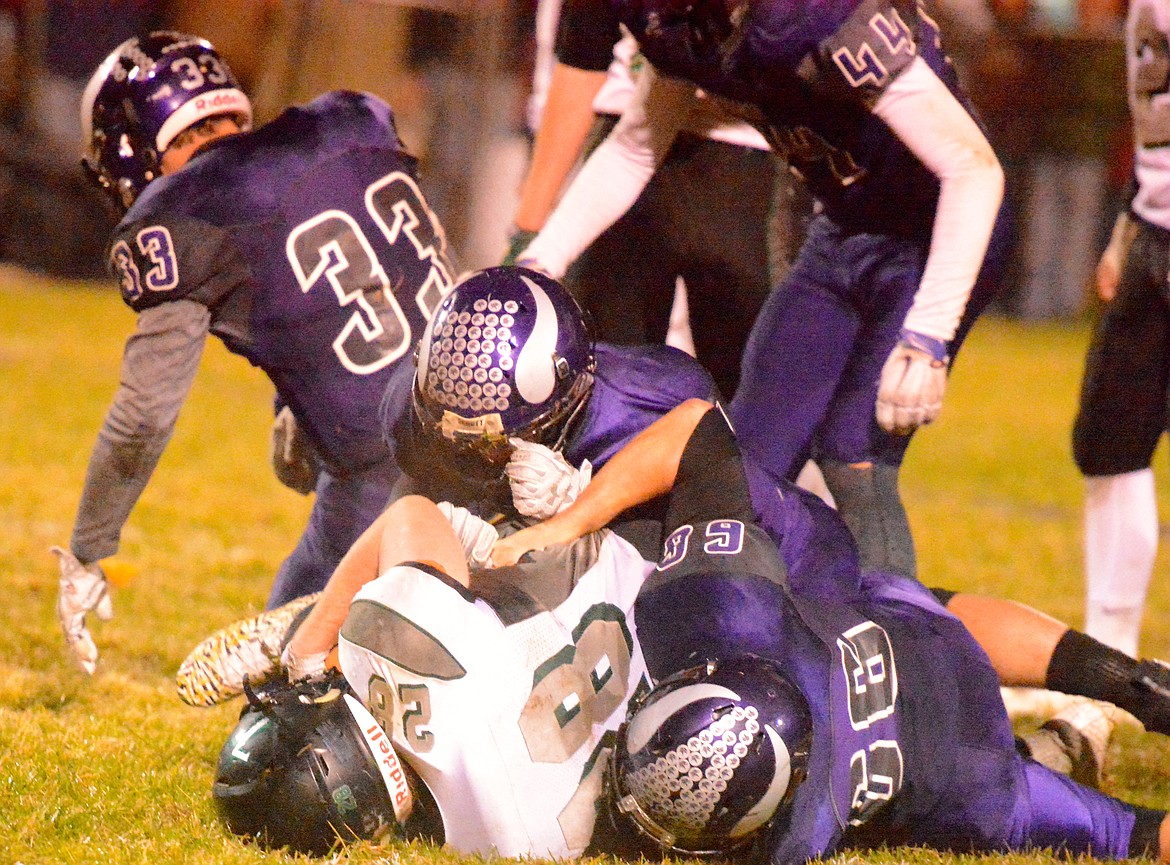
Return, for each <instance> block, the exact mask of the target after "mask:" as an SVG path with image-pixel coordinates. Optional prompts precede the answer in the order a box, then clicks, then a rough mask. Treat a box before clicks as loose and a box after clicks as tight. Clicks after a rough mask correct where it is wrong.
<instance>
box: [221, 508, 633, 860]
mask: <svg viewBox="0 0 1170 865" xmlns="http://www.w3.org/2000/svg"><path fill="white" fill-rule="evenodd" d="M443 507H444V509H445V510H442V511H441V510H440V509H439V507H437V506H436V505H434V504H433V503H431V502H430V501H429V500H427V499H424V498H422V497H419V496H408V497H406V498H403V499H400V500H398V501H397V502H395V503H394V504H393V505H392V506H391V507H390V508H389V509H388V510H387V512H386V513H385V514H383V516H382V517H380V518H379V519H378V521H377V522H375V523H374V525H373V526H371V528H370V529H369V530H368V531H367V532H366V533H365V534H364V535H363V536H362V538H361V539H360V540H359V542H358V543H357V544H356V545H355V547H354V548H353V550H351V551H350V553H349V555H347V556H346V559H345V560H344V561H343V562H342V564H341V566H340V567H339V568H338V570H337V572H336V573H335V574H334V576H333V578H332V579H331V580H330V582H329V585H328V586H327V587H326V589H325V590H324V592H323V593H322V595H321V597H320V599H319V600H318V601H317V603H316V605H315V606H314V607H313V608H312V609H311V612H310V613H309V614H308V615H307V617H306V618H305V619H304V621H303V622H302V623H301V624H300V626H299V627H298V628H297V630H296V633H295V636H294V637H293V638H292V640H291V642H290V643H289V645H288V646H287V648H286V650H285V661H286V665H287V666H288V668H289V670H290V678H293V679H295V680H303V679H306V678H309V679H310V680H311V677H312V676H314V675H318V674H320V673H322V672H323V670H324V667H325V665H326V660H327V655H328V653H329V650H330V648H331V647H333V646H334V645H336V646H337V663H339V664H340V667H341V669H342V671H343V672H344V674H345V679H346V681H347V682H348V687H349V689H350V690H352V692H353V694H354V695H355V696H356V697H357V698H358V699H360V700H361V702H362V703H363V704H364V707H365V709H368V712H369V715H370V716H372V719H371V720H366V718H365V716H364V715H362V714H361V712H360V711H354V709H353V707H352V705H351V704H350V703H345V704H344V705H343V704H342V703H340V702H337V701H334V702H335V704H336V707H337V710H338V711H339V712H341V714H342V716H343V718H348V717H349V716H348V715H345V712H347V711H348V712H350V713H351V715H352V716H353V718H354V720H355V721H356V726H357V727H361V728H364V729H366V730H372V731H373V733H372V734H370V735H368V736H366V740H367V742H369V743H370V750H371V751H372V752H373V753H375V754H377V753H378V751H377V750H376V749H377V748H378V747H379V744H378V743H379V742H382V741H383V739H382V738H379V737H380V736H381V735H382V733H383V731H384V734H385V736H388V737H389V739H390V743H391V744H392V746H393V747H392V750H388V751H385V752H384V753H385V755H386V757H387V759H390V760H393V761H395V763H394V765H395V766H396V767H397V768H396V769H394V770H392V771H391V772H390V776H391V777H389V778H388V780H387V782H386V785H387V787H388V788H389V789H391V790H393V789H394V783H393V776H394V772H398V771H409V773H410V777H411V778H412V780H413V782H414V783H413V784H412V785H411V787H412V790H411V797H413V798H415V799H418V798H424V799H425V800H426V801H427V803H428V804H430V803H433V810H437V817H435V818H433V819H432V821H431V825H429V826H425V827H423V828H421V829H420V830H419V832H420V833H421V834H425V835H428V836H430V837H435V835H437V834H438V835H440V837H441V838H442V839H443V840H444V841H445V843H447V844H448V845H450V846H451V847H453V848H455V849H456V850H459V851H460V852H465V853H479V854H484V855H493V854H494V855H503V856H539V857H552V858H563V857H571V856H577V855H580V854H581V853H582V852H584V850H585V847H586V846H587V845H588V843H589V840H590V837H591V835H592V833H593V824H594V820H595V817H596V809H595V803H596V801H597V799H598V797H599V796H600V795H601V789H602V788H601V781H602V777H603V772H604V769H605V765H606V759H607V757H608V746H609V743H610V740H611V738H612V734H613V733H614V732H615V731H616V730H617V728H618V726H619V725H620V724H621V722H622V721H623V720H624V719H625V716H626V708H627V703H628V702H629V700H630V699H631V698H632V697H633V696H634V695H635V693H637V692H638V691H639V690H641V691H645V690H648V688H649V682H648V680H647V678H646V672H645V662H644V661H643V659H642V655H641V650H640V649H639V648H638V643H637V640H636V638H635V625H634V622H633V618H632V609H633V605H634V599H635V597H636V596H637V593H638V589H639V588H640V587H641V585H642V580H643V578H644V576H645V574H646V573H647V572H648V571H649V570H650V569H651V568H652V567H653V564H652V563H648V562H646V561H644V560H643V558H642V556H641V555H640V554H639V552H638V551H637V550H636V549H635V548H634V547H633V546H632V545H631V544H629V543H627V542H626V541H624V540H622V539H621V538H619V537H618V536H617V535H616V534H615V533H613V532H612V531H610V530H608V529H607V530H603V531H601V532H598V533H595V534H593V535H591V536H589V537H587V538H585V539H583V542H581V543H577V544H573V545H571V546H568V547H563V548H560V549H559V550H553V551H550V552H549V553H548V554H545V555H541V556H536V557H533V558H532V560H531V561H526V562H524V563H521V564H519V565H517V566H514V567H510V568H501V569H479V568H474V569H473V568H469V566H468V563H467V556H468V554H469V553H474V552H475V550H476V549H477V545H479V544H480V542H482V541H483V539H485V538H486V539H488V540H489V541H490V540H493V539H495V538H496V537H497V535H496V530H495V529H494V528H493V527H492V526H490V525H488V524H487V523H484V522H483V521H481V520H478V518H475V517H473V516H472V515H471V514H470V513H468V512H466V511H464V510H462V509H460V508H452V507H450V506H447V505H444V506H443ZM445 514H446V515H449V516H450V518H451V521H450V522H448V518H447V516H445ZM452 524H454V526H455V529H456V531H458V532H459V537H457V536H456V531H453V530H452ZM460 538H462V539H463V540H462V541H461V540H460ZM465 547H466V549H465ZM286 687H287V686H286ZM351 699H352V698H351ZM261 703H262V701H261ZM255 704H256V701H253V705H255ZM359 708H360V707H359ZM261 714H262V713H261ZM374 721H376V723H374ZM257 723H258V719H257V717H256V715H255V712H253V713H252V714H249V710H245V717H244V719H243V720H242V721H241V723H240V725H239V726H238V727H237V731H236V734H235V735H233V737H232V739H231V740H229V742H228V744H227V746H225V748H224V752H223V756H222V757H221V764H220V770H219V772H218V773H217V785H216V788H215V797H216V802H217V805H218V806H219V808H220V812H221V814H222V815H223V816H224V818H225V820H226V822H227V823H228V826H229V828H232V829H233V830H234V831H237V832H239V833H240V834H255V835H258V836H260V837H261V838H262V839H263V840H265V841H266V842H267V843H268V844H270V845H271V846H282V845H285V844H288V845H290V846H292V847H294V848H295V849H303V850H310V851H311V850H321V849H328V847H329V845H330V843H331V841H332V839H333V837H334V834H333V833H334V832H338V833H340V834H342V836H343V837H346V836H347V834H348V836H349V837H354V836H356V837H362V838H369V837H374V836H375V835H376V834H378V830H380V829H383V828H384V827H385V825H389V824H390V823H391V816H392V817H393V818H394V819H397V820H398V821H399V822H401V823H406V816H405V813H400V812H401V811H403V809H401V808H399V809H395V810H394V813H393V815H391V810H390V808H388V807H381V810H378V809H377V808H374V809H372V810H371V809H370V808H369V803H368V802H367V801H363V800H362V799H361V798H360V797H358V796H357V794H356V793H355V792H354V791H360V790H362V789H365V790H367V791H368V795H369V796H370V797H372V798H373V799H375V800H376V801H377V802H378V803H380V804H381V805H383V806H384V805H385V802H388V801H389V799H387V797H386V794H385V790H384V789H383V790H381V792H380V793H379V792H378V791H377V790H375V789H374V788H375V787H376V786H377V785H376V784H370V785H359V784H356V783H348V784H346V785H344V786H345V787H346V789H347V790H349V793H343V794H337V790H336V789H330V790H329V791H327V793H326V794H323V797H322V801H326V802H329V803H333V804H331V805H329V808H331V809H334V810H335V811H336V809H337V808H339V807H340V806H338V805H337V803H338V801H339V795H340V796H341V799H340V801H342V802H348V801H349V800H350V799H351V798H354V799H355V801H354V802H353V806H352V807H351V808H348V809H345V808H343V809H341V810H340V811H337V812H336V813H332V812H331V815H330V818H329V819H328V820H326V821H325V822H326V823H328V824H330V825H332V827H333V830H332V831H327V829H328V827H327V826H326V827H322V826H321V825H320V824H319V823H313V821H312V820H311V819H310V818H308V817H305V816H304V812H295V813H298V814H301V817H302V819H299V820H297V821H295V822H293V821H290V819H289V817H288V815H287V807H288V801H287V799H288V797H287V796H284V795H281V794H280V793H274V794H273V795H272V796H257V794H256V790H255V786H254V779H253V778H252V776H250V775H247V771H246V770H247V765H246V764H249V763H252V764H253V765H254V764H255V760H254V758H253V756H252V755H253V754H254V753H256V749H257V748H261V747H270V746H267V745H264V746H261V744H260V742H261V741H262V740H266V739H265V737H258V736H257V734H256V732H255V729H256V725H257ZM314 723H315V722H314ZM339 723H340V722H339ZM294 726H295V725H294ZM343 726H344V725H343ZM349 726H350V727H352V726H354V724H353V723H349ZM279 727H280V725H279V724H277V725H273V728H272V729H273V730H275V729H276V728H279ZM241 740H243V741H242V742H241ZM299 750H304V749H298V753H299ZM308 750H312V749H308ZM360 751H361V749H360V748H359V749H356V752H360ZM356 752H355V753H356ZM347 753H348V752H347ZM241 755H242V756H241ZM359 757H360V754H359ZM359 757H354V758H353V760H351V761H350V762H351V763H352V762H354V761H356V762H358V763H360V762H361V761H360V759H359ZM397 758H401V760H402V762H403V763H404V764H405V767H406V768H405V770H404V769H402V766H401V765H400V764H398V763H397V762H396V761H397ZM290 759H291V758H290ZM306 759H312V758H306ZM335 759H336V757H335ZM293 763H294V764H295V765H299V764H296V761H295V760H293ZM363 765H364V770H363V771H359V772H358V774H359V775H360V776H362V777H367V778H369V777H372V778H373V779H374V780H375V781H376V780H377V778H378V773H377V772H376V771H375V768H376V767H375V766H374V765H373V764H372V763H370V764H368V765H366V764H363ZM284 774H285V775H288V774H290V773H288V772H286V773H284ZM292 774H295V771H294V772H293V773H292ZM382 774H383V775H385V774H386V773H382ZM240 775H243V776H245V777H246V778H247V779H248V780H247V781H246V782H245V781H238V778H237V776H240ZM318 775H320V776H321V777H324V776H325V775H329V773H328V772H326V773H324V775H322V774H321V773H316V774H314V773H313V772H312V771H311V770H306V771H305V777H306V778H316V777H318ZM337 775H338V773H336V772H335V773H334V777H336V776H337ZM310 783H311V782H310ZM321 783H325V782H321ZM355 797H356V798H355ZM269 809H271V810H269ZM409 810H410V809H409V808H406V809H405V812H406V813H408V812H409ZM350 813H352V814H354V815H357V814H363V813H364V814H366V815H367V821H366V823H365V824H356V825H350V824H347V823H346V822H345V815H346V814H350ZM371 813H374V814H381V815H382V817H380V818H379V819H377V820H374V821H373V822H370V821H369V820H368V817H369V814H371ZM387 815H391V816H387ZM306 824H311V825H312V826H313V827H314V831H307V830H306V829H305V826H306ZM435 824H437V825H438V827H439V828H438V829H436V825H435ZM345 825H348V826H349V830H350V831H349V832H348V833H347V832H346V831H345V830H344V829H343V828H342V827H343V826H345ZM256 827H261V828H256Z"/></svg>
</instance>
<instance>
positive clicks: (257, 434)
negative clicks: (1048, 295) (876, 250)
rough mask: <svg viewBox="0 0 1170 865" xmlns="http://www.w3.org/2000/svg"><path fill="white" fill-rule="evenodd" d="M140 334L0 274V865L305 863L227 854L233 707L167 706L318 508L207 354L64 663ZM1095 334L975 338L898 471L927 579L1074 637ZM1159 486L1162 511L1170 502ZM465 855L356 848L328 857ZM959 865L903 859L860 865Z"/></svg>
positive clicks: (259, 411)
mask: <svg viewBox="0 0 1170 865" xmlns="http://www.w3.org/2000/svg"><path fill="white" fill-rule="evenodd" d="M132 319H133V317H132V316H131V315H130V314H129V313H128V312H127V311H126V309H125V308H124V307H123V305H122V303H121V301H120V299H119V298H118V297H117V294H116V292H114V291H113V290H112V289H109V288H105V287H101V288H99V287H96V286H79V285H63V284H60V283H54V282H50V281H47V280H45V279H43V278H39V277H33V276H29V275H27V274H24V273H21V272H19V271H15V270H3V269H0V370H2V378H0V381H2V382H3V387H0V598H2V599H3V605H4V607H5V611H6V612H5V616H4V618H5V620H6V627H5V628H3V630H2V633H0V815H2V817H3V819H4V820H5V822H6V824H7V831H6V832H5V833H4V838H3V840H2V841H0V865H3V863H8V862H11V863H16V862H20V863H24V865H33V863H38V865H39V863H104V865H123V863H197V865H198V863H255V862H287V861H294V860H293V858H292V857H287V856H283V855H281V854H272V853H263V852H261V851H259V850H256V849H254V848H251V847H248V846H246V845H243V844H240V843H238V842H237V841H236V840H234V839H232V838H229V837H227V836H226V835H225V834H224V833H223V832H222V831H221V829H220V828H219V826H218V824H217V822H216V820H215V816H214V813H213V810H212V807H211V802H210V797H209V789H210V779H211V775H212V772H213V770H214V765H215V760H216V757H217V755H218V752H219V748H220V745H221V744H222V742H223V740H224V739H225V737H226V735H227V733H228V731H229V730H230V729H231V727H232V726H233V724H234V720H235V716H236V713H237V711H238V705H233V706H225V707H220V708H218V709H215V710H196V709H191V708H188V707H187V706H185V705H183V704H182V703H180V702H179V700H178V699H177V698H176V697H175V694H174V685H173V676H174V672H175V670H176V668H177V667H178V665H179V663H180V661H181V660H182V659H183V657H184V656H185V655H186V653H187V652H188V651H189V650H190V648H191V647H192V646H194V645H195V643H196V642H198V641H199V640H200V639H201V638H202V637H203V636H205V635H206V634H207V633H209V632H210V631H212V630H214V629H215V628H218V627H219V626H221V625H223V624H226V623H227V622H229V621H232V620H234V619H236V618H239V617H241V616H243V615H245V614H248V613H252V612H255V611H257V610H259V609H260V608H261V607H262V606H263V601H264V598H265V597H266V594H267V590H268V586H269V583H270V581H271V578H272V575H273V574H274V573H275V570H276V568H277V566H278V564H279V563H280V561H281V559H282V558H283V557H284V555H285V554H286V553H287V552H288V551H289V550H291V548H292V546H293V544H294V543H295V541H296V539H297V537H298V535H299V533H300V529H301V527H302V524H303V522H304V519H305V516H306V514H307V512H308V507H309V500H308V499H305V498H302V497H300V496H297V495H296V494H294V493H292V492H290V491H288V490H286V489H285V488H283V487H281V486H280V485H279V484H278V483H277V481H276V479H275V478H274V477H273V475H272V473H271V470H270V469H269V467H268V453H267V448H268V439H267V430H268V424H269V421H270V418H271V407H270V406H271V396H272V389H271V386H270V385H269V384H268V382H267V380H266V379H264V377H263V376H262V375H261V374H260V373H258V372H257V371H256V370H254V369H252V368H251V367H249V366H248V365H247V364H246V363H245V362H244V361H242V360H240V359H239V358H236V357H232V356H230V355H228V354H227V353H226V352H225V351H224V350H223V349H222V348H221V347H220V346H219V345H218V343H216V344H214V345H210V346H209V348H208V351H207V353H206V355H205V357H204V360H203V366H202V369H201V370H200V374H199V377H198V379H197V382H196V386H195V390H194V392H193V394H192V396H191V398H190V400H189V402H188V404H187V406H186V408H185V409H184V412H183V414H182V416H181V417H180V420H179V425H178V430H177V432H176V435H175V438H174V440H173V441H172V443H171V445H170V447H169V449H168V450H167V453H166V455H165V457H164V458H163V461H162V463H161V465H160V466H159V469H158V471H157V472H156V474H155V477H154V480H153V481H152V483H151V485H150V487H149V488H148V489H147V492H146V495H145V496H144V497H143V499H142V501H141V502H140V503H139V505H138V507H137V509H136V510H135V512H134V514H133V516H132V518H131V520H130V522H129V524H128V525H127V527H126V530H125V532H124V534H123V539H122V550H121V553H120V554H119V557H118V559H119V560H120V561H122V562H124V563H126V564H128V565H130V566H132V567H133V568H135V569H137V571H138V576H137V578H136V579H135V580H134V581H133V582H132V583H131V584H129V585H128V586H127V587H125V588H121V589H119V590H117V591H116V593H115V598H114V607H115V617H114V619H113V620H112V621H110V622H106V623H103V622H97V623H96V624H95V625H94V628H93V630H94V633H95V638H96V640H97V642H98V645H99V648H100V649H101V651H102V656H101V660H100V661H99V667H98V673H97V675H96V676H94V677H93V678H92V679H91V678H87V677H85V676H84V674H83V673H81V672H80V670H79V668H77V667H76V666H75V665H74V663H73V662H72V660H71V659H70V658H69V657H68V655H67V654H66V650H65V647H64V641H63V639H62V638H61V635H60V633H59V630H58V626H57V621H56V617H55V614H54V610H53V606H54V602H55V598H56V590H57V579H56V573H57V572H56V565H55V561H54V560H53V558H52V557H51V556H50V555H49V553H48V548H49V546H50V545H52V544H55V543H56V544H66V543H67V542H68V540H69V531H70V527H71V525H72V520H73V515H74V510H75V508H76V506H77V500H78V496H79V494H80V490H81V485H82V481H83V478H84V472H85V465H86V461H87V458H88V454H89V449H90V447H91V445H92V443H93V440H94V437H95V435H96V432H97V429H98V427H99V425H100V422H101V419H102V416H103V414H104V412H105V409H106V407H107V405H108V403H109V400H110V399H111V397H112V395H113V392H114V388H115V386H116V384H117V379H118V365H119V361H120V356H121V346H122V342H123V339H124V338H125V336H126V334H127V333H128V332H129V330H130V328H131V327H132V323H133V322H132ZM1086 338H1087V327H1086V326H1085V325H1084V324H1080V323H1078V324H1068V325H1063V324H1062V325H1030V326H1027V325H1022V324H1019V323H1012V322H1006V321H1000V320H995V319H991V320H987V321H984V322H983V323H981V324H980V325H979V326H978V327H977V328H976V330H975V332H974V334H973V336H972V338H971V340H970V342H969V344H968V346H967V348H966V349H965V350H964V357H963V358H962V359H961V362H960V363H959V367H958V369H957V371H956V373H955V375H954V377H953V380H952V385H951V391H950V394H949V399H948V402H947V405H946V409H945V411H944V413H943V416H942V419H941V421H940V422H939V424H938V425H936V426H935V427H934V428H931V429H928V430H926V431H925V432H924V433H923V434H922V435H921V436H920V438H919V440H918V441H917V442H916V443H915V446H914V447H913V448H912V449H911V454H910V458H909V460H908V464H907V467H906V471H905V480H904V492H905V498H906V500H907V503H908V508H909V510H910V514H911V519H912V521H913V525H914V529H915V533H916V536H917V539H918V543H919V549H920V571H921V574H922V576H923V578H924V580H925V581H926V582H928V583H930V584H934V585H944V586H947V587H950V588H955V589H970V590H979V591H984V592H989V593H996V594H1004V595H1010V596H1012V597H1015V598H1018V599H1022V600H1027V601H1030V602H1032V603H1034V604H1036V605H1037V606H1040V607H1041V608H1043V609H1045V610H1047V611H1049V612H1052V613H1054V614H1056V615H1058V616H1060V617H1062V618H1066V619H1068V620H1069V621H1071V622H1073V623H1075V624H1079V623H1080V617H1081V602H1082V591H1083V589H1082V581H1081V539H1080V502H1081V484H1080V478H1079V476H1078V475H1077V472H1076V470H1075V467H1074V466H1073V464H1072V461H1071V457H1070V454H1069V443H1068V438H1069V427H1070V424H1071V420H1072V415H1073V412H1074V409H1075V402H1076V389H1077V382H1078V379H1079V376H1080V370H1081V365H1082V360H1083V355H1084V347H1085V341H1086ZM1164 459H1165V457H1164V455H1163V454H1159V457H1158V462H1157V465H1156V471H1157V473H1158V476H1159V478H1160V479H1161V480H1163V481H1164V480H1165V476H1166V468H1165V464H1164ZM1163 486H1167V485H1166V484H1163ZM1161 492H1162V495H1163V496H1164V498H1163V501H1162V503H1161V505H1162V508H1163V513H1170V509H1167V505H1168V502H1167V501H1166V499H1165V495H1166V494H1167V493H1168V492H1170V490H1165V489H1163V490H1162V491H1161ZM1166 573H1167V562H1166V558H1165V555H1162V556H1160V558H1159V562H1158V567H1157V572H1156V577H1155V581H1154V586H1153V591H1152V595H1151V598H1150V604H1149V607H1148V612H1147V620H1146V631H1145V639H1144V646H1143V648H1144V650H1145V652H1146V653H1147V654H1154V655H1160V656H1170V618H1168V615H1167V613H1168V611H1170V610H1168V607H1170V580H1167V578H1166ZM1106 788H1107V790H1108V791H1109V792H1112V793H1115V794H1118V795H1121V796H1124V797H1126V798H1129V799H1132V800H1134V801H1137V802H1139V803H1141V804H1143V805H1147V806H1150V807H1163V808H1164V807H1167V806H1168V805H1170V743H1167V742H1166V740H1163V739H1160V738H1159V737H1157V736H1154V735H1152V734H1144V733H1141V732H1138V731H1135V730H1130V729H1126V730H1121V731H1120V732H1119V734H1118V736H1117V737H1116V739H1115V741H1114V744H1113V746H1112V748H1111V753H1110V763H1109V766H1108V770H1107V778H1106ZM461 858H464V859H465V858H466V857H456V856H451V855H448V854H445V853H439V852H436V851H434V850H430V849H427V848H423V847H419V846H411V847H398V848H382V849H373V848H368V847H355V848H352V849H350V850H348V851H346V852H345V853H340V854H337V855H336V856H335V857H334V859H333V861H348V862H355V863H358V862H382V861H387V862H394V863H415V862H425V863H435V865H446V863H454V862H456V861H460V859H461ZM972 858H975V859H977V858H979V857H953V856H942V855H939V854H935V853H932V852H929V851H906V850H900V851H891V852H889V853H882V854H879V855H876V856H874V857H873V859H872V861H876V862H879V863H892V862H914V863H947V865H950V863H954V862H958V861H960V860H961V859H962V860H966V859H972ZM839 861H840V862H845V861H847V860H846V859H845V858H842V859H841V860H839ZM994 861H996V862H1013V863H1017V862H1018V863H1023V862H1053V861H1056V860H1055V859H1053V858H1052V857H1047V856H1044V855H1041V854H1037V855H1029V856H1012V857H994Z"/></svg>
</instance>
